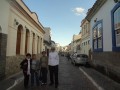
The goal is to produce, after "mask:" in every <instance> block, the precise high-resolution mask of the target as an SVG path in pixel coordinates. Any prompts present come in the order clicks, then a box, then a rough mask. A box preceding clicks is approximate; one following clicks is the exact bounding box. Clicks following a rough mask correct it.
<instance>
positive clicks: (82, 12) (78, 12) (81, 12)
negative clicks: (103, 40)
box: [72, 7, 85, 16]
mask: <svg viewBox="0 0 120 90" xmlns="http://www.w3.org/2000/svg"><path fill="white" fill-rule="evenodd" d="M72 11H73V12H74V13H75V14H76V15H77V16H79V15H85V9H84V8H81V7H76V8H74V9H73V10H72Z"/></svg>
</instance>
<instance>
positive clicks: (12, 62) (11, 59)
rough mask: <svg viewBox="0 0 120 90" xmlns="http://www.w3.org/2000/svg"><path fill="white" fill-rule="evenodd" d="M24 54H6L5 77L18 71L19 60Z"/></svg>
mask: <svg viewBox="0 0 120 90" xmlns="http://www.w3.org/2000/svg"><path fill="white" fill-rule="evenodd" d="M24 58H25V56H20V55H17V56H7V57H6V71H5V74H6V78H7V77H9V76H11V75H13V74H15V73H18V72H19V71H20V62H21V61H22V60H23V59H24Z"/></svg>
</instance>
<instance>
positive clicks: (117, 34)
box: [86, 0, 120, 81]
mask: <svg viewBox="0 0 120 90" xmlns="http://www.w3.org/2000/svg"><path fill="white" fill-rule="evenodd" d="M115 1H117V0H115ZM86 19H87V20H88V21H90V41H91V49H92V54H91V60H92V63H93V65H94V66H95V67H96V68H98V69H99V70H100V71H102V72H104V73H106V74H108V76H112V75H114V77H115V78H117V80H118V81H120V74H119V73H120V2H117V3H116V2H114V0H97V1H96V3H95V4H94V5H93V7H92V8H91V10H90V11H89V13H88V15H87V16H86ZM115 78H114V79H115Z"/></svg>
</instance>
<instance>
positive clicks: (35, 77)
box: [20, 47, 59, 88]
mask: <svg viewBox="0 0 120 90" xmlns="http://www.w3.org/2000/svg"><path fill="white" fill-rule="evenodd" d="M58 65H59V55H58V53H57V52H55V48H54V47H52V48H51V51H50V53H49V56H47V55H46V52H45V51H43V52H42V56H41V57H40V59H39V60H37V59H36V55H35V54H33V55H32V56H31V54H29V53H28V54H26V58H25V59H24V60H23V61H22V62H21V63H20V67H21V69H22V70H23V74H24V87H25V88H28V84H29V78H30V77H31V86H34V84H35V83H34V82H35V81H36V85H37V86H39V85H40V84H41V85H47V72H48V70H49V73H50V84H49V85H50V86H51V85H53V84H55V88H57V87H58Z"/></svg>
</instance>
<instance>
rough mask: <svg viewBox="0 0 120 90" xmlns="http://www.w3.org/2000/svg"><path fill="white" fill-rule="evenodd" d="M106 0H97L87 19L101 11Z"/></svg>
mask: <svg viewBox="0 0 120 90" xmlns="http://www.w3.org/2000/svg"><path fill="white" fill-rule="evenodd" d="M106 1H107V0H97V1H96V2H95V3H94V5H93V7H92V8H91V9H90V11H89V12H88V13H87V16H86V17H85V19H87V20H88V21H90V20H91V19H92V17H93V16H94V15H95V14H96V13H97V12H98V11H99V9H100V8H101V7H102V6H103V5H104V3H105V2H106Z"/></svg>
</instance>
